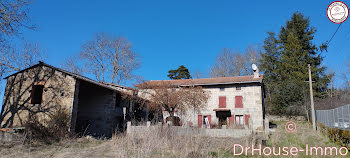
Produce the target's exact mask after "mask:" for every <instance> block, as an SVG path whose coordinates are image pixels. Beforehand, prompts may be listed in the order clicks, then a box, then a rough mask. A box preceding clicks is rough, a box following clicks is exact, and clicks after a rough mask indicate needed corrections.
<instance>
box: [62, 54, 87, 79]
mask: <svg viewBox="0 0 350 158" xmlns="http://www.w3.org/2000/svg"><path fill="white" fill-rule="evenodd" d="M78 61H79V57H78V56H70V57H68V58H67V59H66V60H65V61H64V63H63V64H62V66H61V67H62V68H63V69H65V70H67V71H69V72H73V73H76V74H78V75H82V74H83V73H84V72H86V70H85V69H84V67H83V66H81V65H80V64H81V63H80V62H78Z"/></svg>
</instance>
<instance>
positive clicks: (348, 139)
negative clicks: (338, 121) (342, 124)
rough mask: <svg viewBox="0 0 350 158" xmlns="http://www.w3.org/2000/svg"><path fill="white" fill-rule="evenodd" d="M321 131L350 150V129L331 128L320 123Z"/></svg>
mask: <svg viewBox="0 0 350 158" xmlns="http://www.w3.org/2000/svg"><path fill="white" fill-rule="evenodd" d="M319 127H320V129H319V130H320V131H321V132H322V133H323V134H325V135H326V136H327V137H329V138H330V139H331V140H332V141H334V142H335V143H337V144H338V145H340V146H345V147H347V148H348V149H349V150H350V131H348V130H342V129H337V128H329V127H327V126H325V125H323V124H319Z"/></svg>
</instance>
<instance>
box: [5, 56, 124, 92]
mask: <svg viewBox="0 0 350 158" xmlns="http://www.w3.org/2000/svg"><path fill="white" fill-rule="evenodd" d="M38 66H46V67H49V68H51V69H54V70H56V71H60V72H62V73H65V74H67V75H69V76H72V77H73V78H76V79H79V80H82V81H86V82H89V83H92V84H95V85H97V86H101V87H104V88H108V89H110V90H117V91H120V89H127V88H128V87H124V86H120V85H117V84H106V83H101V82H97V81H95V80H93V79H90V78H88V77H85V76H82V75H79V74H77V73H73V72H69V71H67V70H63V69H61V68H58V67H55V66H52V65H49V64H46V63H44V62H42V61H39V63H38V64H35V65H33V66H31V67H28V68H26V69H23V70H20V71H18V72H16V73H14V74H11V75H9V76H7V77H5V79H7V78H9V77H11V76H14V75H17V74H18V73H22V72H24V71H27V70H29V69H33V68H36V67H38ZM128 89H129V88H128Z"/></svg>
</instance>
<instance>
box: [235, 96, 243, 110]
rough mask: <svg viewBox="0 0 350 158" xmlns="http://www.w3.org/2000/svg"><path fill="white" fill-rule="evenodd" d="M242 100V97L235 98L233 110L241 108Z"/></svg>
mask: <svg viewBox="0 0 350 158" xmlns="http://www.w3.org/2000/svg"><path fill="white" fill-rule="evenodd" d="M242 100H243V98H242V96H236V97H235V108H243V101H242Z"/></svg>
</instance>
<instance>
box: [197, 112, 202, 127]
mask: <svg viewBox="0 0 350 158" xmlns="http://www.w3.org/2000/svg"><path fill="white" fill-rule="evenodd" d="M202 123H203V116H202V115H198V127H199V128H201V127H202Z"/></svg>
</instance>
